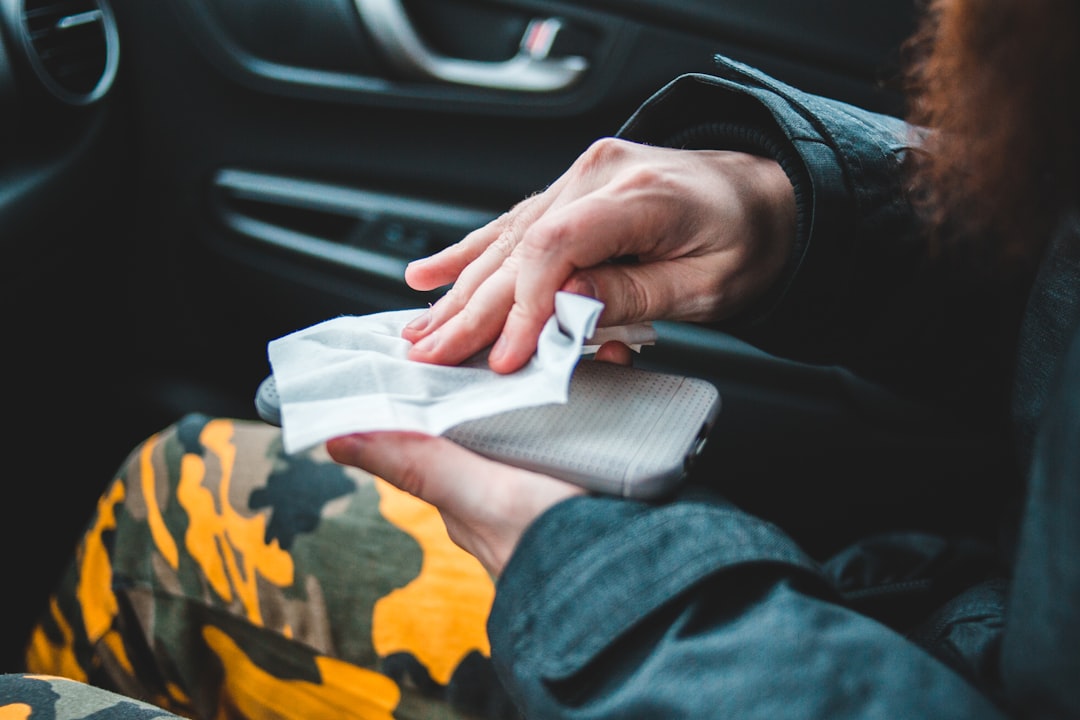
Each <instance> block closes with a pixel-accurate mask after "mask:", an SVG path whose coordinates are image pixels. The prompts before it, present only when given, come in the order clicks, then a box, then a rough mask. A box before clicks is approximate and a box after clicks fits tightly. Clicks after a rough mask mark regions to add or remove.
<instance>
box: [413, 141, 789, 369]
mask: <svg viewBox="0 0 1080 720" xmlns="http://www.w3.org/2000/svg"><path fill="white" fill-rule="evenodd" d="M794 235H795V199H794V191H793V189H792V186H791V183H790V182H789V180H788V178H787V176H786V174H785V173H784V171H783V170H782V169H781V168H780V166H779V165H778V164H777V163H776V162H774V161H773V160H769V159H766V158H761V157H757V156H754V155H747V154H744V153H737V152H727V151H711V150H674V149H669V148H660V147H651V146H646V145H640V144H636V143H631V142H627V141H623V140H617V139H613V138H606V139H604V140H600V141H598V142H596V143H594V144H593V145H592V147H590V148H589V149H588V150H587V151H586V152H585V153H584V154H583V155H582V156H581V157H580V158H578V159H577V161H575V162H574V164H573V165H572V166H571V167H570V169H569V170H568V171H567V172H566V173H565V174H564V175H563V176H562V177H560V178H559V179H558V180H557V181H556V182H555V183H553V184H552V185H551V186H550V187H549V188H548V189H547V190H545V191H544V192H542V193H540V194H538V195H534V196H532V197H531V198H529V199H527V200H525V201H523V202H521V203H519V204H518V205H517V206H515V207H514V208H513V209H512V210H510V211H509V212H507V213H506V214H505V215H503V216H501V217H500V218H498V219H496V220H494V221H493V222H492V223H490V224H489V225H486V226H485V227H482V228H480V229H478V230H475V231H474V232H472V233H470V234H469V235H467V236H466V237H465V238H464V239H463V240H462V241H461V242H459V243H457V244H455V245H452V246H451V247H449V248H447V249H445V250H443V251H442V252H439V253H437V254H435V255H433V256H431V257H428V258H424V259H421V260H417V261H415V262H413V263H411V264H410V265H409V267H408V269H407V270H406V273H405V279H406V281H407V282H408V283H409V285H410V286H412V287H413V288H415V289H418V290H432V289H435V288H438V287H442V286H444V285H447V284H450V283H453V287H451V288H450V290H449V291H448V292H447V294H446V295H445V296H443V297H442V298H440V299H439V301H438V302H436V303H435V304H434V305H433V306H432V308H431V309H430V310H429V311H428V312H427V313H425V314H424V315H422V316H421V317H419V318H417V319H416V320H414V321H413V322H412V323H411V324H410V325H409V326H407V327H406V328H405V329H404V331H403V332H402V335H403V337H404V338H405V339H406V340H409V341H410V342H412V343H414V345H413V347H412V348H411V349H410V351H409V357H410V358H411V359H413V360H420V361H424V362H433V363H439V364H447V365H452V364H457V363H459V362H461V361H463V360H465V359H466V358H468V357H470V356H472V355H473V354H475V353H477V352H479V351H480V350H482V349H483V348H484V347H486V346H488V345H491V344H492V343H494V346H493V348H492V350H491V353H490V356H489V358H488V362H489V364H490V366H491V368H492V369H494V370H495V371H497V372H513V371H514V370H517V369H518V368H520V367H522V366H523V365H524V364H525V363H526V362H527V361H528V359H529V357H531V356H532V354H533V353H534V352H535V350H536V343H537V339H538V337H539V335H540V331H541V329H542V328H543V326H544V323H545V322H546V321H547V319H548V318H549V317H550V316H551V314H552V313H553V312H554V300H555V293H556V292H557V291H558V290H560V289H564V290H568V291H570V292H576V293H579V294H583V295H589V296H592V297H595V298H596V299H598V300H600V301H602V302H603V303H604V311H603V314H602V316H601V318H600V323H601V325H604V326H610V325H621V324H626V323H632V322H641V321H646V320H658V319H667V320H684V321H694V322H703V321H709V320H719V319H723V318H725V317H730V316H732V315H734V314H735V313H737V312H739V310H741V309H743V308H745V307H746V306H747V305H749V304H750V303H751V302H753V301H754V299H756V298H758V297H760V296H761V294H762V293H764V292H765V291H766V290H767V289H768V288H769V287H770V286H771V285H772V283H773V282H774V281H775V280H776V278H777V277H778V276H779V274H780V272H781V270H782V268H783V266H784V263H785V261H786V260H787V258H788V255H789V254H790V252H791V246H792V243H793V241H794ZM620 258H633V259H634V260H635V261H634V262H629V263H624V262H607V261H610V260H617V259H620Z"/></svg>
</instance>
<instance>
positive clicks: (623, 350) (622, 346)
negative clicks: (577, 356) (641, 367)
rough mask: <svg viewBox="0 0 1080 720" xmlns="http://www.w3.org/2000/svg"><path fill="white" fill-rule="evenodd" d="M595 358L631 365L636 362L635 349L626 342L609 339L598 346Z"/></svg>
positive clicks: (599, 360)
mask: <svg viewBox="0 0 1080 720" xmlns="http://www.w3.org/2000/svg"><path fill="white" fill-rule="evenodd" d="M594 360H596V361H597V362H609V363H614V364H616V365H627V366H629V365H633V364H634V351H633V350H631V349H630V348H629V346H627V345H626V343H621V342H619V341H618V340H609V341H607V342H606V343H604V344H603V345H601V346H600V347H599V348H597V350H596V355H595V357H594Z"/></svg>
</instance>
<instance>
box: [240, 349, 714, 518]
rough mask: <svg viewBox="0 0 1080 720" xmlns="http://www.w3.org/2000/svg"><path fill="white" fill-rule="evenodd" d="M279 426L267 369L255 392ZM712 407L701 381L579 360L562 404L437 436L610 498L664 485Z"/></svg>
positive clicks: (678, 469)
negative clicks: (607, 495) (566, 398)
mask: <svg viewBox="0 0 1080 720" xmlns="http://www.w3.org/2000/svg"><path fill="white" fill-rule="evenodd" d="M255 406H256V409H257V411H258V413H259V416H260V417H261V418H262V419H263V420H265V421H267V422H270V423H273V424H280V422H281V420H280V411H279V404H278V397H277V388H276V386H275V385H274V381H273V376H270V377H268V378H266V380H264V381H263V382H262V384H261V385H260V386H259V390H258V392H257V393H256V397H255ZM719 411H720V395H719V392H718V391H717V389H716V387H715V386H714V385H713V384H712V383H710V382H707V381H705V380H701V379H698V378H691V377H684V376H680V375H672V374H667V373H660V372H655V371H651V370H642V369H639V368H633V367H626V366H623V365H615V364H613V363H606V362H598V361H595V360H583V361H581V362H579V363H578V365H577V367H576V368H575V370H574V373H573V375H572V376H571V379H570V397H569V401H568V402H567V403H566V404H560V405H540V406H537V407H530V408H522V409H519V410H511V411H508V412H504V413H499V414H497V415H492V416H489V417H485V418H481V419H479V420H471V421H468V422H464V423H462V424H460V425H457V426H455V427H453V428H451V429H450V430H448V431H447V432H446V433H445V437H447V438H448V439H450V440H452V441H454V442H456V443H458V444H459V445H462V446H463V447H466V448H469V449H470V450H472V451H474V452H476V453H479V454H481V455H484V456H486V457H489V458H492V459H494V460H499V461H501V462H505V463H507V464H509V465H513V466H516V467H520V468H525V469H527V470H535V471H536V472H540V473H544V474H546V475H551V476H553V477H557V478H561V479H563V480H567V481H569V482H573V483H575V484H577V485H580V486H582V487H584V488H586V489H589V490H593V491H596V492H600V493H605V494H610V495H620V496H623V497H634V498H643V499H645V498H654V497H658V496H661V495H664V494H665V493H667V492H669V491H671V490H673V489H674V488H675V487H676V486H677V485H678V484H679V483H680V482H681V481H682V480H683V478H684V477H685V475H686V473H687V471H688V470H689V468H690V466H691V465H692V463H693V461H694V458H696V457H697V456H698V455H699V454H700V453H701V451H702V448H703V447H704V445H705V441H706V439H707V438H708V435H709V433H710V431H711V430H712V427H713V425H714V423H715V421H716V417H717V415H718V414H719Z"/></svg>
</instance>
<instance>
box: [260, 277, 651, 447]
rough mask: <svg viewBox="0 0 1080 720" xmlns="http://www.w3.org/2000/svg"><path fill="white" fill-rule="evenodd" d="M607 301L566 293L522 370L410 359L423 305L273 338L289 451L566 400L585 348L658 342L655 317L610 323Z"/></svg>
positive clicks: (479, 358) (433, 429)
mask: <svg viewBox="0 0 1080 720" xmlns="http://www.w3.org/2000/svg"><path fill="white" fill-rule="evenodd" d="M603 307H604V306H603V303H601V302H599V301H597V300H594V299H592V298H588V297H585V296H582V295H575V294H572V293H566V292H559V293H557V294H556V296H555V313H554V315H552V317H551V318H550V319H549V320H548V322H547V324H546V325H545V326H544V329H543V331H542V332H541V334H540V339H539V342H538V345H537V349H536V354H535V355H533V357H532V359H531V360H530V361H529V362H528V363H527V364H526V365H525V367H523V368H522V369H521V370H518V371H516V372H514V373H509V374H499V373H496V372H495V371H494V370H492V369H491V368H490V367H488V364H487V354H488V351H487V350H486V349H485V350H484V351H482V352H480V353H478V354H477V355H475V356H474V357H473V358H471V359H469V360H468V361H466V362H464V363H462V364H461V365H456V366H445V365H433V364H430V363H422V362H417V361H414V360H409V359H407V358H406V353H407V352H408V350H409V347H410V345H411V343H409V341H407V340H405V339H404V338H402V337H401V331H402V328H404V327H405V325H407V324H408V323H409V322H410V321H411V320H412V319H413V318H415V317H417V316H418V315H419V314H420V313H422V312H423V311H424V309H423V308H418V309H413V310H398V311H391V312H383V313H375V314H372V315H362V316H342V317H337V318H333V319H330V320H326V321H324V322H321V323H318V324H316V325H312V326H311V327H308V328H305V329H303V330H298V331H296V332H294V333H291V334H289V335H286V336H284V337H281V338H278V339H276V340H272V341H271V342H270V343H269V344H268V345H267V354H268V355H269V360H270V366H271V370H272V372H273V375H274V381H275V383H276V385H277V393H278V397H279V399H280V402H281V426H282V435H283V437H282V441H283V443H284V447H285V451H286V452H289V453H294V452H299V451H301V450H305V449H307V448H310V447H312V446H314V445H317V444H319V443H322V442H325V441H327V440H329V439H331V438H334V437H338V436H341V435H347V434H349V433H354V432H374V431H380V430H411V431H417V432H423V433H427V434H430V435H441V434H442V433H444V432H445V431H447V430H449V429H450V428H452V427H454V426H455V425H458V424H460V423H462V422H465V421H467V420H476V419H478V418H481V417H487V416H489V415H494V414H496V413H500V412H505V411H508V410H515V409H518V408H524V407H530V406H536V405H545V404H550V403H565V402H566V401H567V399H568V392H569V385H570V377H571V375H572V374H573V371H574V367H575V366H576V365H577V362H578V360H579V359H580V357H581V355H582V353H583V352H589V351H591V350H595V348H596V347H598V346H599V345H600V344H602V343H603V342H604V341H606V340H608V339H618V340H620V341H622V342H625V343H627V344H628V345H631V347H633V348H634V349H639V348H640V346H641V345H643V344H651V343H652V342H654V341H655V333H654V332H653V331H652V327H651V326H650V325H649V324H647V323H644V324H640V325H632V326H619V327H613V328H603V329H601V330H600V331H597V328H596V324H597V320H598V319H599V317H600V312H601V310H603Z"/></svg>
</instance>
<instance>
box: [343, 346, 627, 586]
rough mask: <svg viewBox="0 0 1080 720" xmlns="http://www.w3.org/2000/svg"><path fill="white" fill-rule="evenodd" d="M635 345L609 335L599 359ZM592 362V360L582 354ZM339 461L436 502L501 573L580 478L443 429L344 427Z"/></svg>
mask: <svg viewBox="0 0 1080 720" xmlns="http://www.w3.org/2000/svg"><path fill="white" fill-rule="evenodd" d="M630 357H631V356H630V349H629V348H627V347H626V346H625V345H623V344H621V343H615V342H612V343H606V344H604V345H603V346H602V347H601V348H600V349H599V350H598V351H597V353H596V359H597V360H599V361H608V362H618V363H621V364H623V365H628V364H629V363H630ZM585 362H595V361H585ZM326 449H327V451H328V452H329V453H330V457H332V458H333V459H334V460H335V461H337V462H339V463H342V464H345V465H353V466H355V467H358V468H361V469H363V470H367V471H368V472H370V473H372V474H373V475H378V476H379V477H381V478H383V479H384V480H386V481H387V482H389V483H390V484H392V485H394V486H396V487H398V488H400V489H402V490H404V491H406V492H408V493H411V494H413V495H415V496H416V497H418V498H420V499H421V500H424V501H425V502H428V503H431V504H432V505H434V506H435V507H436V508H438V509H439V512H440V513H441V515H442V518H443V522H445V523H446V530H447V532H448V533H449V535H450V538H451V539H452V540H453V541H454V542H455V543H457V544H458V545H459V546H461V547H462V548H463V549H465V551H466V552H468V553H470V554H472V555H473V556H475V557H476V558H477V559H478V560H479V561H480V563H481V564H482V565H483V566H484V567H485V568H486V569H487V571H488V572H489V573H491V574H492V575H493V576H495V577H498V576H499V574H500V573H501V572H502V569H503V567H504V566H505V565H506V562H507V560H509V559H510V555H511V554H512V553H513V551H514V548H515V547H517V543H518V541H519V540H520V539H521V536H522V534H523V533H524V532H525V529H526V528H527V527H528V526H529V525H531V524H532V522H533V521H534V520H535V519H536V518H538V517H539V516H540V515H541V513H543V512H544V511H545V510H547V509H548V508H550V507H551V506H553V505H555V504H556V503H558V502H560V501H561V500H565V499H567V498H570V497H574V496H575V495H582V494H584V493H585V491H584V490H582V489H581V488H580V487H578V486H577V485H571V484H570V483H566V482H563V481H561V480H556V479H555V478H552V477H548V476H546V475H540V474H538V473H534V472H529V471H527V470H520V469H518V468H513V467H510V466H509V465H504V464H502V463H497V462H495V461H493V460H488V459H487V458H484V457H481V456H480V455H477V454H476V453H474V452H471V451H469V450H466V449H465V448H463V447H461V446H460V445H457V444H455V443H453V442H451V441H450V440H447V439H446V438H443V437H435V436H431V435H423V434H420V433H409V432H378V433H362V434H355V435H347V436H345V437H339V438H334V439H332V440H330V441H328V442H327V443H326Z"/></svg>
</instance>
